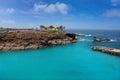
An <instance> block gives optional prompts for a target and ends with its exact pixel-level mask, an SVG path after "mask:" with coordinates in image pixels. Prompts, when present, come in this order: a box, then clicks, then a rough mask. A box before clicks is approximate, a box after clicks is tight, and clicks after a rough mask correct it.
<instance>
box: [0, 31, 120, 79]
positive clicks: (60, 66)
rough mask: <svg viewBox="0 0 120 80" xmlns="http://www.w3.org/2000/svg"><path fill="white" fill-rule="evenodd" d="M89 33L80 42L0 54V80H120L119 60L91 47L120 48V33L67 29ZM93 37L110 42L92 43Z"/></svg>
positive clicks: (119, 58)
mask: <svg viewBox="0 0 120 80" xmlns="http://www.w3.org/2000/svg"><path fill="white" fill-rule="evenodd" d="M66 31H67V32H71V33H79V34H86V35H90V36H86V37H81V38H80V39H79V40H78V41H77V43H72V44H67V45H60V46H54V47H47V48H41V49H34V50H22V51H5V52H0V80H120V57H118V56H114V55H109V54H105V53H102V52H97V51H93V50H92V49H91V46H96V45H98V46H107V47H112V48H118V49H120V30H66ZM93 36H97V37H103V38H109V39H111V41H110V42H100V43H97V42H93V41H92V38H93Z"/></svg>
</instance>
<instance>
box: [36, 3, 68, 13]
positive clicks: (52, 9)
mask: <svg viewBox="0 0 120 80" xmlns="http://www.w3.org/2000/svg"><path fill="white" fill-rule="evenodd" d="M34 11H35V12H39V11H43V12H45V13H56V12H59V13H61V14H67V13H68V5H67V4H65V3H59V2H57V3H55V4H36V3H35V4H34Z"/></svg>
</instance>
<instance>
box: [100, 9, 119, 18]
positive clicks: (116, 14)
mask: <svg viewBox="0 0 120 80" xmlns="http://www.w3.org/2000/svg"><path fill="white" fill-rule="evenodd" d="M102 16H104V17H109V18H111V17H120V9H111V10H107V11H106V12H105V13H103V14H102Z"/></svg>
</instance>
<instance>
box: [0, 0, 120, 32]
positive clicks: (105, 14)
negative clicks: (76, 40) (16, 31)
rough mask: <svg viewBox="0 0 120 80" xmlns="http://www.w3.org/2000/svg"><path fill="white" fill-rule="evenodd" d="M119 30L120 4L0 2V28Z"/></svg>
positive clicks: (113, 0)
mask: <svg viewBox="0 0 120 80" xmlns="http://www.w3.org/2000/svg"><path fill="white" fill-rule="evenodd" d="M40 25H64V26H66V28H67V29H119V30H120V0H0V26H2V27H16V28H31V27H34V28H36V27H39V26H40Z"/></svg>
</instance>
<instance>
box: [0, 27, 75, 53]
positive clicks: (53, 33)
mask: <svg viewBox="0 0 120 80" xmlns="http://www.w3.org/2000/svg"><path fill="white" fill-rule="evenodd" d="M75 37H76V35H75V34H74V33H67V32H65V27H64V26H43V25H41V26H40V30H34V29H15V28H14V29H13V28H0V51H11V50H27V49H38V48H43V47H49V46H55V45H64V44H70V43H74V42H76V41H77V40H76V38H75Z"/></svg>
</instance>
